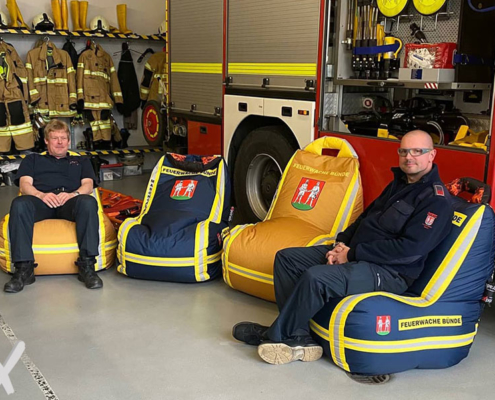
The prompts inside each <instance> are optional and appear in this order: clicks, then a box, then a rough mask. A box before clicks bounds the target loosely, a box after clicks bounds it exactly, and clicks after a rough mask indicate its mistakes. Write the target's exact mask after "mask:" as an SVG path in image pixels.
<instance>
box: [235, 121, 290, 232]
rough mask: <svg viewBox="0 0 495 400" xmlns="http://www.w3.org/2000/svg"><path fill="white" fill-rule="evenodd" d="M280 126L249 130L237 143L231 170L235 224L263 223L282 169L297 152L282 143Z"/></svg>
mask: <svg viewBox="0 0 495 400" xmlns="http://www.w3.org/2000/svg"><path fill="white" fill-rule="evenodd" d="M286 130H287V128H285V127H283V126H277V125H275V126H264V127H261V128H258V129H255V130H253V131H252V132H251V133H249V135H248V136H247V137H246V139H244V141H243V142H242V143H241V147H240V149H239V153H238V155H237V158H236V161H235V168H234V195H235V200H236V206H237V207H236V217H235V220H236V222H242V223H245V222H258V221H260V220H263V219H264V218H265V216H266V214H267V212H268V209H269V208H270V204H271V202H272V200H273V196H274V195H275V191H276V190H277V186H278V182H279V181H280V178H281V176H282V173H283V172H284V169H285V166H286V165H287V163H288V162H289V160H290V158H291V157H292V155H293V154H294V151H296V150H297V149H296V148H294V146H293V145H292V144H291V143H290V142H289V140H287V139H286V137H285V135H284V133H283V132H284V131H286Z"/></svg>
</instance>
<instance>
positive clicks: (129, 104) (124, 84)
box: [117, 43, 141, 117]
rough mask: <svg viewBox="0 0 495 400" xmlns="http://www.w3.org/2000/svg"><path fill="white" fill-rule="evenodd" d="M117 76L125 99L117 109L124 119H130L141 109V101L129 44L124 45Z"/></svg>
mask: <svg viewBox="0 0 495 400" xmlns="http://www.w3.org/2000/svg"><path fill="white" fill-rule="evenodd" d="M117 76H118V77H119V83H120V87H121V88H122V97H123V99H124V104H123V105H122V106H117V109H118V110H119V112H120V113H121V114H122V115H124V117H130V116H131V114H132V113H133V111H135V110H137V109H138V108H139V106H140V103H141V101H140V100H139V84H138V78H137V75H136V70H135V69H134V61H133V60H132V53H131V52H130V50H129V45H128V44H127V43H122V55H121V58H120V62H119V71H118V73H117Z"/></svg>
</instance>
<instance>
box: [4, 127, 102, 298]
mask: <svg viewBox="0 0 495 400" xmlns="http://www.w3.org/2000/svg"><path fill="white" fill-rule="evenodd" d="M45 143H46V147H47V151H48V154H47V155H40V154H29V155H28V156H26V158H24V160H23V161H22V163H21V165H20V167H19V170H18V172H17V175H16V179H15V183H16V185H18V186H19V189H20V192H21V193H22V196H19V197H17V198H16V199H14V201H13V202H12V205H11V207H10V219H9V235H10V242H11V255H12V261H13V262H14V267H15V272H14V275H13V277H12V279H11V280H10V281H9V282H7V283H6V284H5V287H4V290H5V291H6V292H9V293H17V292H19V291H21V290H22V289H23V288H24V285H30V284H32V283H34V281H35V276H34V268H35V264H34V254H33V249H32V243H33V228H34V223H35V222H38V221H42V220H45V219H55V218H61V219H66V220H69V221H73V222H75V223H76V234H77V243H78V245H79V259H78V260H77V262H76V265H77V266H78V267H79V276H78V278H79V280H80V281H82V282H84V283H85V285H86V287H87V288H89V289H96V288H101V287H102V286H103V283H102V281H101V279H100V278H99V277H98V275H97V274H96V272H95V270H94V265H95V262H96V260H95V257H96V256H97V255H98V242H99V235H98V203H97V202H96V199H95V198H94V197H93V196H90V194H91V193H92V191H93V188H94V186H95V185H96V177H95V174H94V172H93V168H92V167H91V163H90V161H89V160H88V159H87V158H86V157H79V156H71V155H69V154H68V149H69V145H70V133H69V127H68V126H67V124H66V123H65V122H62V121H58V120H56V119H54V120H52V121H50V123H49V124H47V125H46V127H45Z"/></svg>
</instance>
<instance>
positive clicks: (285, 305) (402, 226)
mask: <svg viewBox="0 0 495 400" xmlns="http://www.w3.org/2000/svg"><path fill="white" fill-rule="evenodd" d="M398 153H399V166H400V168H393V169H392V171H393V173H394V176H395V177H394V180H393V181H392V182H391V183H390V184H389V185H388V186H387V187H386V188H385V190H384V191H383V192H382V194H381V195H380V196H379V197H378V198H377V199H376V200H375V201H374V202H373V203H372V204H371V205H370V206H369V207H367V208H366V210H365V211H364V212H363V214H362V215H361V216H360V217H359V218H358V219H357V220H356V221H355V222H354V223H353V224H352V225H350V226H349V227H348V228H347V229H346V230H345V231H343V232H341V233H339V234H338V235H337V240H336V243H335V245H334V246H315V247H305V248H291V249H285V250H281V251H279V252H278V253H277V255H276V257H275V264H274V285H275V298H276V300H277V305H278V308H279V310H280V315H279V317H278V318H277V319H276V320H275V322H274V323H273V324H272V325H271V326H270V327H266V326H262V325H259V324H255V323H251V322H241V323H239V324H236V325H235V326H234V328H233V332H232V334H233V336H234V337H235V338H236V339H237V340H240V341H243V342H245V343H247V344H250V345H258V354H259V355H260V357H261V358H262V359H263V360H265V361H266V362H268V363H270V364H285V363H288V362H291V361H295V360H302V361H315V360H317V359H319V358H320V357H321V355H322V354H323V349H322V348H321V347H320V346H319V345H318V344H317V343H316V342H315V341H314V340H313V339H312V338H311V336H310V329H309V321H310V319H311V318H312V317H313V316H314V315H315V314H316V313H317V312H318V311H319V310H320V309H321V308H322V307H323V306H324V304H325V303H327V302H328V301H330V300H331V299H333V298H342V297H346V296H349V295H354V294H359V293H367V292H373V291H385V292H390V293H396V294H402V293H404V292H405V291H406V290H407V288H408V287H409V286H410V285H411V284H412V283H413V282H414V280H415V279H416V278H418V276H419V275H420V273H421V271H422V270H423V267H424V262H425V259H426V257H427V255H428V253H429V252H430V251H432V250H433V249H435V247H436V246H438V244H439V243H440V242H441V241H442V240H443V239H444V238H445V237H446V236H447V235H448V233H449V231H450V229H451V224H452V223H451V221H452V217H453V214H454V212H453V209H452V204H451V199H450V196H449V193H448V191H447V189H446V188H445V186H444V185H443V183H442V182H441V180H440V177H439V175H438V169H437V166H436V165H435V164H433V160H434V158H435V155H436V150H435V149H434V148H433V142H432V140H431V137H430V136H429V135H428V134H427V133H425V132H423V131H412V132H409V133H408V134H407V135H405V136H404V137H403V138H402V141H401V144H400V148H399V149H398Z"/></svg>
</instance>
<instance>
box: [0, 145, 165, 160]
mask: <svg viewBox="0 0 495 400" xmlns="http://www.w3.org/2000/svg"><path fill="white" fill-rule="evenodd" d="M70 151H72V152H74V153H77V154H80V155H81V156H95V155H98V154H103V155H122V154H140V153H161V152H163V148H161V147H130V148H127V149H119V150H94V151H87V150H70ZM30 154H31V153H30ZM27 155H28V154H15V155H5V156H2V155H0V161H8V160H18V159H22V158H25V157H26V156H27Z"/></svg>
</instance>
